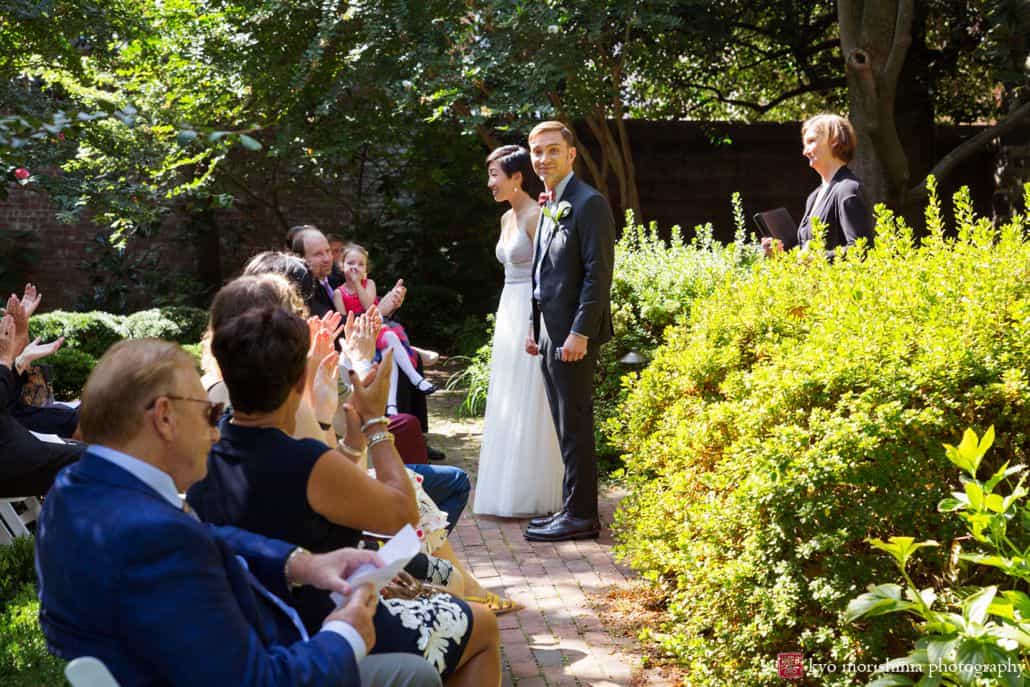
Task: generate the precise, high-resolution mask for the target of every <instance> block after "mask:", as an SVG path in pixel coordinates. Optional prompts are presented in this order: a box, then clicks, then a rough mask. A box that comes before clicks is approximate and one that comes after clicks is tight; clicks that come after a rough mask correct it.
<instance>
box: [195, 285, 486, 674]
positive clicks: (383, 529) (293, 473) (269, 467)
mask: <svg viewBox="0 0 1030 687" xmlns="http://www.w3.org/2000/svg"><path fill="white" fill-rule="evenodd" d="M227 290H228V291H227ZM231 292H232V285H230V286H228V287H226V288H225V289H223V290H222V292H220V293H219V296H218V297H216V305H215V306H213V309H215V308H216V307H217V302H218V299H220V298H225V297H227V296H226V293H231ZM309 340H310V329H309V327H308V324H307V323H306V322H305V321H304V320H303V319H301V318H299V317H297V316H296V315H295V314H293V313H290V312H287V311H286V310H284V309H282V308H279V307H268V306H266V307H261V308H254V309H251V310H248V311H247V312H245V313H244V314H242V315H239V316H237V317H234V318H232V319H229V320H228V321H225V322H222V323H218V324H216V328H215V331H214V336H213V339H212V343H211V347H212V351H213V352H214V355H215V358H216V360H217V361H218V365H219V368H220V370H221V373H222V378H223V379H224V381H225V384H226V386H227V387H228V389H229V396H230V398H231V399H232V405H233V415H232V417H231V418H230V419H228V420H226V421H223V422H222V425H221V428H222V437H221V439H220V441H218V442H217V443H216V444H215V446H214V447H213V448H212V451H211V459H210V463H209V474H208V477H207V478H206V479H205V480H204V481H202V482H200V483H198V484H197V485H195V486H194V487H193V488H192V489H191V490H190V492H189V499H190V504H191V505H192V506H193V507H194V508H195V509H196V510H197V512H198V514H199V515H200V516H201V517H202V518H204V519H205V520H207V521H209V522H214V523H229V524H234V525H236V526H240V527H246V528H249V529H252V530H253V531H257V532H262V533H264V534H266V535H267V536H281V537H284V538H287V539H288V540H290V541H296V542H297V543H299V544H301V545H302V546H305V547H307V548H309V549H311V550H313V551H324V550H329V549H333V548H337V547H339V546H344V545H355V544H357V543H358V541H359V540H360V539H361V532H362V530H369V531H372V532H380V533H392V532H395V531H397V530H398V529H400V528H401V527H402V526H404V525H405V524H411V525H417V524H418V520H419V512H418V509H417V508H416V502H415V492H414V490H413V488H412V484H411V480H410V478H409V477H408V474H407V472H406V471H405V469H404V464H403V463H402V462H401V459H400V457H399V456H398V455H397V452H396V451H395V450H394V447H393V439H392V436H391V435H390V433H389V432H388V431H387V430H386V422H387V418H385V417H383V410H384V408H385V400H386V391H387V387H386V384H387V382H388V380H389V374H390V365H391V364H392V357H391V356H389V355H387V356H386V357H385V358H384V359H383V362H382V364H381V366H380V368H379V370H378V372H377V373H376V376H375V378H374V380H373V381H372V382H371V387H370V388H369V389H365V388H364V386H363V385H362V384H361V382H360V381H359V380H358V379H357V375H356V374H355V373H353V372H351V381H352V384H354V392H353V394H352V397H351V401H350V406H351V410H350V411H349V413H348V414H349V416H350V419H349V425H348V432H347V436H346V442H347V445H346V446H345V447H344V450H347V451H352V452H357V451H361V450H363V449H364V448H365V445H366V443H367V446H368V450H369V453H370V455H371V458H372V462H373V464H374V465H375V468H376V479H372V478H370V477H369V476H368V474H367V473H366V472H365V471H364V470H363V469H362V468H360V467H358V466H357V465H356V464H355V463H354V462H353V461H352V460H351V459H349V458H348V457H347V456H345V455H344V454H343V453H341V452H340V451H337V450H333V449H331V448H329V447H328V446H327V445H326V444H324V443H322V442H320V441H317V440H314V439H294V438H293V437H292V436H291V434H292V433H293V430H294V423H295V418H296V415H297V407H298V405H299V404H300V402H301V397H302V395H303V394H304V388H305V370H306V368H307V365H308V363H307V354H308V350H309ZM352 429H353V431H352ZM321 603H324V598H318V597H316V596H314V595H311V596H310V598H307V599H301V600H300V601H299V602H298V608H299V610H301V612H302V614H305V616H306V619H308V621H309V622H310V618H311V617H312V615H313V614H316V613H317V612H319V611H320V610H322V608H321V607H320V605H319V604H321ZM413 619H418V620H417V622H415V623H413V622H412V620H413ZM375 625H376V631H377V637H378V644H377V647H382V648H383V649H386V650H394V651H409V652H412V653H419V654H421V655H423V656H424V657H425V658H426V659H427V660H428V661H429V662H430V664H432V665H433V666H434V667H436V668H437V670H439V671H440V673H441V674H442V675H443V676H444V677H447V678H448V682H453V683H454V684H470V685H497V684H499V681H500V658H499V647H498V637H497V624H496V621H495V620H494V617H493V615H492V614H491V613H490V611H489V610H488V609H486V608H485V607H483V606H479V605H469V604H466V603H465V602H464V601H462V600H460V599H458V598H456V597H453V596H451V595H449V594H434V595H430V596H428V597H420V598H417V599H389V600H385V601H382V602H381V604H380V607H379V610H378V611H377V613H376V618H375Z"/></svg>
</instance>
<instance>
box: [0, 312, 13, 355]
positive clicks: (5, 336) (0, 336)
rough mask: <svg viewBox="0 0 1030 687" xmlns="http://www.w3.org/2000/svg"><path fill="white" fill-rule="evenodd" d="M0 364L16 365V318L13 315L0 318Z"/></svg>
mask: <svg viewBox="0 0 1030 687" xmlns="http://www.w3.org/2000/svg"><path fill="white" fill-rule="evenodd" d="M0 365H6V366H7V367H13V366H14V318H13V317H12V316H11V315H4V316H3V318H2V319H0Z"/></svg>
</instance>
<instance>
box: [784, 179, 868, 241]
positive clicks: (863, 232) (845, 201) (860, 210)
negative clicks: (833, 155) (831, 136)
mask: <svg viewBox="0 0 1030 687" xmlns="http://www.w3.org/2000/svg"><path fill="white" fill-rule="evenodd" d="M818 197H819V189H818V188H817V189H816V190H814V191H812V192H811V193H810V194H809V195H808V200H806V201H805V215H804V219H802V220H801V225H800V226H799V227H798V244H797V245H800V246H801V247H804V246H805V244H807V243H808V242H809V241H811V240H812V224H811V218H812V217H818V218H819V219H821V220H822V221H823V222H824V223H825V224H826V252H827V255H828V256H829V257H833V256H834V255H836V254H837V253H838V252H843V251H844V250H847V248H848V247H849V246H853V245H855V241H857V240H858V239H860V238H863V237H864V238H865V239H866V240H868V241H869V242H870V243H871V242H872V240H873V218H872V214H871V213H870V212H869V205H868V204H867V203H866V201H865V198H864V196H863V195H862V182H861V181H860V180H859V178H858V177H857V176H855V174H854V173H853V172H852V171H851V170H850V169H848V168H847V166H844V167H841V168H840V169H838V170H837V173H836V174H834V175H833V178H832V179H830V188H829V189H827V191H826V196H825V197H824V198H823V199H822V200H821V201H820V202H819V204H818V205H817V206H815V207H813V205H815V201H816V199H817V198H818ZM784 247H785V248H792V247H793V246H784Z"/></svg>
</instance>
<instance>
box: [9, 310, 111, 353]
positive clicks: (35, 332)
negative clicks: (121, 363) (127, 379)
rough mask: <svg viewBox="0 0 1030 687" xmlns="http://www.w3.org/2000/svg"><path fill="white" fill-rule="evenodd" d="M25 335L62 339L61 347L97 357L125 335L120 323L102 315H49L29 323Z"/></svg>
mask: <svg viewBox="0 0 1030 687" xmlns="http://www.w3.org/2000/svg"><path fill="white" fill-rule="evenodd" d="M29 336H31V337H40V338H41V339H42V340H43V341H53V340H54V339H56V338H57V337H59V336H63V337H64V345H65V346H66V347H68V348H74V349H75V350H77V351H80V352H82V353H85V354H87V355H90V356H92V357H94V358H99V357H100V356H102V355H103V354H104V351H106V350H107V349H108V348H110V347H111V346H112V345H113V344H115V343H117V342H118V341H121V340H122V339H124V338H126V337H127V336H128V331H127V330H126V329H125V325H124V323H123V320H122V318H121V317H119V316H118V315H111V314H108V313H105V312H65V311H63V310H55V311H53V312H48V313H44V314H42V315H36V316H35V317H33V318H32V319H31V320H29Z"/></svg>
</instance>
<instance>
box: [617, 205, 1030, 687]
mask: <svg viewBox="0 0 1030 687" xmlns="http://www.w3.org/2000/svg"><path fill="white" fill-rule="evenodd" d="M1028 193H1030V190H1028ZM955 203H956V204H955V207H956V224H957V230H958V231H957V238H955V239H945V238H944V226H943V222H942V220H941V218H940V212H939V206H938V203H937V199H936V196H935V192H934V194H933V195H932V199H931V204H930V206H929V208H928V210H927V226H928V228H929V236H928V237H927V238H926V239H924V240H923V241H922V242H921V243H919V244H916V243H915V242H914V241H913V238H912V232H911V230H910V229H909V228H908V227H907V226H905V224H904V223H903V221H902V220H900V219H897V218H895V217H893V216H892V215H891V214H890V213H889V212H887V211H885V210H884V209H883V208H878V212H877V220H878V221H877V239H876V245H875V247H874V248H872V249H870V250H868V251H867V252H865V253H864V255H863V251H862V250H855V251H850V252H849V253H848V255H847V256H846V257H845V258H844V259H839V260H837V261H835V262H832V263H830V262H827V260H826V259H825V258H824V257H823V255H822V252H821V251H820V250H818V247H816V250H813V251H810V252H808V253H807V254H801V253H800V252H799V251H792V252H790V253H787V254H784V255H782V256H780V257H779V258H777V259H773V260H763V261H760V262H759V263H758V264H756V265H755V266H754V267H753V268H752V269H751V270H750V271H749V272H748V273H746V274H743V275H741V274H737V273H733V272H730V273H727V276H726V278H725V279H724V280H723V281H722V282H721V283H719V284H718V285H717V286H716V288H715V290H714V291H713V293H712V294H711V296H709V297H707V298H704V299H702V300H699V301H697V302H695V303H694V306H693V308H692V310H691V313H690V317H689V319H687V320H686V321H685V322H683V323H682V324H678V325H675V326H673V327H671V328H670V329H669V330H668V332H667V333H666V343H665V344H664V345H663V346H662V347H661V348H660V349H659V350H658V351H657V352H656V354H655V357H654V360H653V362H652V364H651V365H650V367H649V368H648V369H647V370H645V371H644V372H643V373H642V374H641V376H640V379H639V381H638V382H636V383H635V384H634V385H633V388H632V389H631V390H630V392H629V396H628V398H627V400H626V402H625V403H624V404H623V405H622V406H621V408H620V412H619V414H618V417H617V421H615V422H612V423H610V425H609V428H608V430H609V437H610V439H611V440H612V441H613V442H615V443H617V445H619V446H620V447H621V448H624V449H625V451H626V454H625V461H626V471H627V481H628V484H629V489H630V493H629V495H628V496H627V497H626V498H625V499H624V500H623V502H622V504H621V506H620V509H619V511H618V512H617V515H616V523H615V528H616V530H617V535H618V539H619V545H618V552H619V553H620V554H621V555H622V556H624V557H625V558H626V559H627V560H628V561H629V562H630V564H631V565H633V567H635V568H636V569H637V570H640V571H641V572H642V573H643V574H644V576H645V577H647V578H648V579H651V580H654V581H656V582H660V583H662V584H663V585H665V586H666V588H667V589H668V591H669V612H670V622H669V623H668V624H667V625H666V626H665V627H664V628H657V629H656V630H655V631H653V632H651V633H650V635H651V637H652V638H653V639H655V640H656V641H658V642H659V643H660V644H661V645H662V646H663V647H664V648H665V649H667V650H668V651H669V652H670V653H672V654H673V655H675V656H677V657H678V658H679V660H681V661H682V662H683V663H684V664H685V665H686V666H687V668H688V670H690V672H691V684H692V685H698V686H707V685H723V684H730V683H733V684H747V685H756V686H761V685H780V684H782V681H781V679H780V678H779V677H778V676H777V671H776V669H775V665H770V662H772V661H774V659H775V657H776V655H777V653H779V652H786V651H802V652H803V653H804V654H805V657H806V659H807V660H809V661H818V662H822V663H826V664H830V663H837V664H840V663H843V662H848V661H855V662H864V663H867V662H873V661H877V660H878V659H882V658H883V657H885V656H887V655H889V653H890V648H891V647H894V646H897V645H898V642H905V643H907V642H908V641H909V638H908V637H907V635H908V634H909V633H910V628H906V627H895V626H887V627H885V626H881V625H870V626H868V627H859V626H855V625H850V624H848V623H846V622H845V620H844V611H845V607H846V604H847V600H848V599H850V598H852V597H853V596H855V594H857V593H858V592H859V591H861V590H862V589H864V588H865V587H866V585H867V584H869V583H871V582H873V581H874V580H876V579H879V578H882V577H883V576H884V575H886V574H888V572H889V565H888V564H887V562H885V561H883V560H882V558H880V557H879V556H874V555H872V552H870V551H869V549H868V547H867V546H866V545H865V544H864V543H863V540H865V539H866V538H870V537H881V538H882V537H886V536H889V535H891V534H893V533H894V532H896V531H898V530H900V529H904V530H907V531H917V532H920V533H923V534H925V535H927V536H930V537H933V538H934V539H937V540H940V541H949V540H950V539H951V538H952V535H953V534H954V533H955V530H956V525H955V523H953V522H949V521H941V520H940V519H939V518H938V517H937V516H936V513H935V509H934V506H935V505H936V503H937V502H938V501H940V500H941V499H942V498H943V497H944V496H946V495H947V494H946V485H947V483H948V477H949V475H948V470H947V468H948V464H947V461H946V460H944V459H943V457H942V456H940V452H939V450H938V446H939V443H940V441H941V439H942V438H944V437H946V436H947V435H948V432H949V431H950V429H951V428H953V427H956V426H970V425H974V426H975V425H977V424H978V423H979V421H980V418H985V417H991V418H994V419H995V420H996V425H997V428H998V438H999V439H998V442H997V444H996V447H997V459H998V462H999V463H1000V462H1005V461H1021V460H1025V458H1026V456H1027V452H1028V451H1030V434H1028V427H1030V404H1028V399H1030V374H1028V373H1030V369H1028V365H1030V242H1028V241H1027V239H1026V238H1025V236H1024V227H1025V225H1026V223H1027V221H1028V220H1027V218H1025V217H1023V218H1017V219H1016V220H1014V221H1013V222H1011V223H1010V224H1008V225H1006V226H1005V227H1003V228H1001V229H1000V230H996V229H995V228H994V227H993V226H992V224H991V222H990V221H988V220H984V219H978V218H976V217H974V216H973V213H972V210H971V208H970V204H969V199H968V194H967V193H966V194H960V195H958V196H957V197H956V201H955ZM936 563H939V561H936V560H934V559H933V557H932V556H931V557H929V558H928V559H927V561H926V564H925V565H926V566H932V565H934V564H936ZM927 569H928V568H927V567H924V566H919V567H917V568H916V569H914V570H912V575H913V579H914V580H915V581H916V582H917V583H919V584H921V585H922V586H925V584H924V583H925V582H926V577H927V575H928V573H927ZM854 677H855V676H854V675H842V674H839V673H838V674H837V675H824V676H822V678H821V679H820V680H819V682H818V683H816V682H814V681H813V682H810V684H824V685H843V684H849V683H851V682H852V680H853V679H854Z"/></svg>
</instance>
